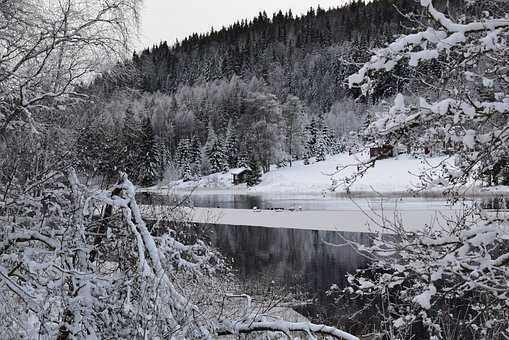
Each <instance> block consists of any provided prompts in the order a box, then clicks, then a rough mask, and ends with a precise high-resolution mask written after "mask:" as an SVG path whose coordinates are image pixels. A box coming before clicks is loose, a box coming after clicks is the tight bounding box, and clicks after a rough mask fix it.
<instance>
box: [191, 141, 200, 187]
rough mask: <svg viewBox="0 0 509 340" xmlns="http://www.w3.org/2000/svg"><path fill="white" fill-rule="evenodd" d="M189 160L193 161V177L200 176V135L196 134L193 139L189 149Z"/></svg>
mask: <svg viewBox="0 0 509 340" xmlns="http://www.w3.org/2000/svg"><path fill="white" fill-rule="evenodd" d="M189 160H190V162H191V174H192V176H193V177H199V176H200V173H201V163H202V159H201V145H200V139H199V138H198V136H196V135H194V136H193V138H192V139H191V147H190V149H189Z"/></svg>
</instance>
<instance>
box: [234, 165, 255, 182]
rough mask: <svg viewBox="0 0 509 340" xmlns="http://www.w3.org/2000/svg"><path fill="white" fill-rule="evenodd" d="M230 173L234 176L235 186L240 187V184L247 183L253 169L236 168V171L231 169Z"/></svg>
mask: <svg viewBox="0 0 509 340" xmlns="http://www.w3.org/2000/svg"><path fill="white" fill-rule="evenodd" d="M230 173H231V174H232V176H233V178H232V181H233V184H234V185H238V184H242V183H246V182H247V178H248V176H249V175H251V169H250V168H236V169H231V170H230Z"/></svg>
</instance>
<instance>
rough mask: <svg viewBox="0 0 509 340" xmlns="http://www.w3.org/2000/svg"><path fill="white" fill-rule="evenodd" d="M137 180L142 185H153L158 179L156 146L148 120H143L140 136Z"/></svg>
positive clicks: (150, 123)
mask: <svg viewBox="0 0 509 340" xmlns="http://www.w3.org/2000/svg"><path fill="white" fill-rule="evenodd" d="M140 137H141V139H140V142H141V143H140V157H139V162H140V167H139V176H140V177H139V179H140V182H141V184H143V185H153V184H154V183H155V182H156V181H157V179H158V154H157V144H156V140H155V136H154V131H153V129H152V121H151V120H150V118H148V117H147V118H145V119H144V120H143V125H142V129H141V135H140Z"/></svg>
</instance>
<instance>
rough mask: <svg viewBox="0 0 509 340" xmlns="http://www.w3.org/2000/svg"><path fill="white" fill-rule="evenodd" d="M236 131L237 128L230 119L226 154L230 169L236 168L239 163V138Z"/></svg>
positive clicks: (227, 130)
mask: <svg viewBox="0 0 509 340" xmlns="http://www.w3.org/2000/svg"><path fill="white" fill-rule="evenodd" d="M235 130H236V126H234V124H233V122H232V120H231V119H230V120H229V121H228V127H227V129H226V136H225V153H226V158H227V162H228V167H230V168H236V167H237V166H238V162H239V156H238V147H237V136H236V133H235Z"/></svg>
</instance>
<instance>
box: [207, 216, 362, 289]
mask: <svg viewBox="0 0 509 340" xmlns="http://www.w3.org/2000/svg"><path fill="white" fill-rule="evenodd" d="M213 228H214V231H215V232H214V236H213V237H212V243H213V244H214V245H215V246H216V247H218V248H219V249H220V250H221V251H222V252H223V254H224V255H225V256H227V257H231V258H233V259H234V260H235V265H234V266H235V268H236V269H237V270H238V271H239V275H240V277H241V278H243V279H246V280H248V281H253V280H257V279H259V278H261V277H269V278H271V280H273V281H275V282H276V283H279V284H283V285H285V286H287V287H295V286H299V287H301V288H303V289H304V290H305V291H307V292H310V293H322V292H323V291H325V290H326V289H328V288H329V287H330V285H331V284H333V283H337V284H340V285H341V286H343V285H344V284H345V283H346V279H345V275H346V273H348V272H353V271H355V270H356V269H357V268H360V267H362V266H365V265H366V263H367V260H366V259H365V258H364V257H363V256H361V255H359V254H358V253H357V252H356V251H354V250H353V249H352V248H351V247H350V246H348V245H345V243H346V242H345V239H348V240H351V241H354V242H358V243H361V244H364V245H368V244H369V242H370V235H369V234H363V233H345V232H342V233H337V232H334V231H314V230H296V229H282V228H262V227H245V226H226V225H221V226H214V227H213ZM330 244H335V245H343V246H332V245H330Z"/></svg>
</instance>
